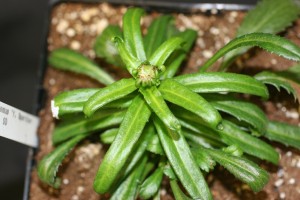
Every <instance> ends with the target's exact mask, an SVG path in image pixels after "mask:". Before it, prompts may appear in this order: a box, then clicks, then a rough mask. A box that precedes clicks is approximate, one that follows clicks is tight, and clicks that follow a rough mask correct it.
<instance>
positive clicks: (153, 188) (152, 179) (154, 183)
mask: <svg viewBox="0 0 300 200" xmlns="http://www.w3.org/2000/svg"><path fill="white" fill-rule="evenodd" d="M162 178H163V167H158V168H156V170H155V171H154V172H153V173H152V174H151V175H150V176H149V177H148V178H147V179H146V180H145V181H144V182H143V184H142V185H141V187H140V197H141V198H142V199H150V198H151V197H153V196H154V195H155V194H156V193H157V192H158V190H159V187H160V185H161V182H162Z"/></svg>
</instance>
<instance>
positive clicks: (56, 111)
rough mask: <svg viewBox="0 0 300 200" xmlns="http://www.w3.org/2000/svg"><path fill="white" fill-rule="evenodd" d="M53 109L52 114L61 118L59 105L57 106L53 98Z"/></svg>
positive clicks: (56, 117)
mask: <svg viewBox="0 0 300 200" xmlns="http://www.w3.org/2000/svg"><path fill="white" fill-rule="evenodd" d="M51 111H52V116H53V117H54V118H55V119H59V116H58V114H59V107H58V106H55V101H54V100H51Z"/></svg>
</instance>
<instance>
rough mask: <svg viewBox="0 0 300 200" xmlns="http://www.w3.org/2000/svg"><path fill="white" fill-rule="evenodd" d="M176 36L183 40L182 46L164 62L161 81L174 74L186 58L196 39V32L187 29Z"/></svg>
mask: <svg viewBox="0 0 300 200" xmlns="http://www.w3.org/2000/svg"><path fill="white" fill-rule="evenodd" d="M177 36H178V37H180V38H182V39H183V40H184V44H183V45H182V49H179V50H177V51H175V52H174V53H173V54H172V55H171V56H170V57H169V58H168V60H167V61H166V63H165V65H166V71H165V72H164V73H163V74H162V75H161V78H162V79H166V78H171V77H173V76H174V75H175V74H176V72H177V70H178V68H179V67H180V65H181V63H182V62H183V61H184V59H185V58H186V56H187V53H188V52H189V51H190V49H191V48H192V46H193V44H194V42H195V40H196V38H197V32H196V31H194V30H191V29H187V30H185V31H184V32H181V33H179V34H178V35H177Z"/></svg>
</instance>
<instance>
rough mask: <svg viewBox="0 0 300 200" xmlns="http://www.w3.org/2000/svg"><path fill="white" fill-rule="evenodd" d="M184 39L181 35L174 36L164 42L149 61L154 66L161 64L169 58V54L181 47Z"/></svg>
mask: <svg viewBox="0 0 300 200" xmlns="http://www.w3.org/2000/svg"><path fill="white" fill-rule="evenodd" d="M183 42H184V40H183V39H182V38H180V37H172V38H170V39H168V40H167V41H165V42H164V43H162V44H161V45H160V46H159V47H158V48H157V49H156V50H155V51H154V53H153V54H152V55H151V57H150V58H149V62H150V64H151V65H154V66H161V65H163V64H164V63H165V61H166V60H167V59H168V58H169V56H170V55H171V54H172V53H173V52H174V51H175V50H176V49H179V48H181V45H182V43H183Z"/></svg>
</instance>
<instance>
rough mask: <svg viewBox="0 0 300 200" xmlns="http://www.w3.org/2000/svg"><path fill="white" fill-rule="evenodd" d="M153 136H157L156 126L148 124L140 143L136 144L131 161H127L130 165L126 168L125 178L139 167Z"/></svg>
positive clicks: (130, 157)
mask: <svg viewBox="0 0 300 200" xmlns="http://www.w3.org/2000/svg"><path fill="white" fill-rule="evenodd" d="M153 135H155V129H154V126H153V125H149V124H148V125H147V126H146V127H145V128H144V130H143V133H142V135H141V137H140V139H139V141H138V142H137V143H136V144H135V146H136V147H135V148H134V150H133V151H132V155H130V156H129V159H127V163H128V165H127V166H126V169H124V175H125V176H126V175H127V174H128V173H129V172H130V171H131V170H132V169H133V167H134V166H135V165H137V163H138V162H139V160H140V159H141V157H142V156H143V155H144V154H145V151H146V149H147V146H148V144H149V143H150V140H151V138H152V136H153Z"/></svg>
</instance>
